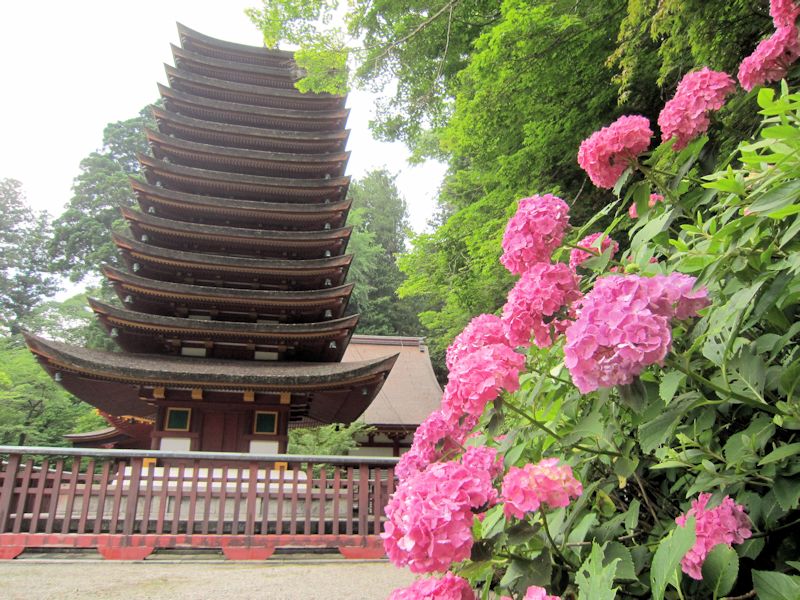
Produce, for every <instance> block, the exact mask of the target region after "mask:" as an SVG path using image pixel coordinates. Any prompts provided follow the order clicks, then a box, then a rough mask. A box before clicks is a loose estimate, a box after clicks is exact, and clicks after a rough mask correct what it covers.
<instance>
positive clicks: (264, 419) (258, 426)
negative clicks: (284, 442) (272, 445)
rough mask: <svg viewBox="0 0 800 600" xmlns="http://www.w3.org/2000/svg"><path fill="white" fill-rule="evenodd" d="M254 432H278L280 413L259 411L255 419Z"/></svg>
mask: <svg viewBox="0 0 800 600" xmlns="http://www.w3.org/2000/svg"><path fill="white" fill-rule="evenodd" d="M253 433H267V434H270V435H275V434H276V433H278V413H276V412H262V411H257V412H256V418H255V419H254V421H253Z"/></svg>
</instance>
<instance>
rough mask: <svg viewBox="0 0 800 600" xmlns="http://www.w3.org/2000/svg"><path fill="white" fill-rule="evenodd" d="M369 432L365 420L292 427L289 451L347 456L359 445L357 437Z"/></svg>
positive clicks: (315, 454) (314, 454) (309, 454)
mask: <svg viewBox="0 0 800 600" xmlns="http://www.w3.org/2000/svg"><path fill="white" fill-rule="evenodd" d="M369 432H370V426H369V425H367V424H366V423H364V422H363V421H356V422H354V423H350V425H341V424H338V423H332V424H330V425H321V426H319V427H300V428H297V429H290V430H289V445H288V449H287V452H288V453H289V454H305V455H308V456H345V455H347V453H348V452H349V451H350V450H352V449H353V448H355V447H356V446H357V445H358V442H356V437H357V436H359V435H366V434H368V433H369Z"/></svg>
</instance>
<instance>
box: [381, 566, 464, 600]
mask: <svg viewBox="0 0 800 600" xmlns="http://www.w3.org/2000/svg"><path fill="white" fill-rule="evenodd" d="M389 600H477V599H476V596H475V592H473V591H472V588H471V587H469V582H468V581H467V580H466V579H462V578H461V577H459V576H458V575H453V574H452V573H450V572H447V573H445V574H444V577H442V578H441V579H436V578H435V577H428V578H425V579H417V580H416V581H415V582H414V583H412V584H411V585H410V586H408V587H404V588H401V589H398V590H394V591H393V592H392V595H391V596H389Z"/></svg>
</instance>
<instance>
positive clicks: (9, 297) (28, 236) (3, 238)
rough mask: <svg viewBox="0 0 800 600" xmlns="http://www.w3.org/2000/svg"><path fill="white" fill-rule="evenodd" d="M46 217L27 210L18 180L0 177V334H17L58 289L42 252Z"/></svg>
mask: <svg viewBox="0 0 800 600" xmlns="http://www.w3.org/2000/svg"><path fill="white" fill-rule="evenodd" d="M49 233H50V224H49V220H48V216H47V214H46V213H44V212H37V211H34V210H33V209H31V208H30V207H29V206H28V205H27V204H26V203H25V199H24V196H23V194H22V188H21V185H20V183H19V182H18V181H15V180H13V179H2V180H0V334H5V333H12V334H13V333H18V332H19V331H20V327H21V326H22V323H23V321H24V320H25V318H26V317H27V316H28V315H29V314H30V313H31V311H33V310H34V308H35V307H36V305H37V304H39V303H40V302H41V301H42V299H43V298H44V297H45V296H49V295H51V294H53V293H55V292H56V290H57V289H58V281H57V279H56V278H55V277H53V275H52V274H51V273H48V271H50V262H49V260H48V259H49V257H48V256H47V253H46V252H45V248H46V240H47V239H48V235H49Z"/></svg>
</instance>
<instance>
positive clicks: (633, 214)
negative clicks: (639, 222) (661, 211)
mask: <svg viewBox="0 0 800 600" xmlns="http://www.w3.org/2000/svg"><path fill="white" fill-rule="evenodd" d="M663 201H664V196H662V195H661V194H650V200H648V201H647V206H649V207H650V208H653V207H654V206H655V205H656V203H658V202H663ZM628 215H629V216H630V218H631V219H638V218H639V212H638V211H637V210H636V202H634V203H633V204H631V205H630V206H629V207H628Z"/></svg>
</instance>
